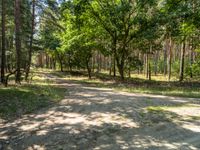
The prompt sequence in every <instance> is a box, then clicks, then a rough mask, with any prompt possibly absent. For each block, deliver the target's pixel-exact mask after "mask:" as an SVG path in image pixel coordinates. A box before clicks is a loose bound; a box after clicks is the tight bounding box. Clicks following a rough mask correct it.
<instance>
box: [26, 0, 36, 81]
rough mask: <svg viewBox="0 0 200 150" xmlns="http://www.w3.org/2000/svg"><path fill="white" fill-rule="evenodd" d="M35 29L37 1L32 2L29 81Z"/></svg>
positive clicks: (27, 71) (27, 73)
mask: <svg viewBox="0 0 200 150" xmlns="http://www.w3.org/2000/svg"><path fill="white" fill-rule="evenodd" d="M34 28H35V0H32V19H31V36H30V47H29V52H28V64H27V68H26V75H25V80H28V76H29V72H30V67H31V59H32V51H33V36H34Z"/></svg>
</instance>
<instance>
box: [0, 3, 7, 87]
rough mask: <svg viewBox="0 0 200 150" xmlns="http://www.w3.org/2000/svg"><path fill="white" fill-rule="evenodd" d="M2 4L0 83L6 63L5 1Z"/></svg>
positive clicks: (3, 76)
mask: <svg viewBox="0 0 200 150" xmlns="http://www.w3.org/2000/svg"><path fill="white" fill-rule="evenodd" d="M1 3H2V16H1V19H2V20H1V24H2V39H1V42H2V43H1V44H2V45H1V83H3V84H4V83H5V62H6V55H5V51H6V47H5V41H6V37H5V32H6V29H5V18H6V15H5V9H6V7H5V0H1Z"/></svg>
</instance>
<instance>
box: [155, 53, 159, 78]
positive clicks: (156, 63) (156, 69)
mask: <svg viewBox="0 0 200 150" xmlns="http://www.w3.org/2000/svg"><path fill="white" fill-rule="evenodd" d="M158 58H159V51H156V54H155V59H154V75H155V76H157V73H158Z"/></svg>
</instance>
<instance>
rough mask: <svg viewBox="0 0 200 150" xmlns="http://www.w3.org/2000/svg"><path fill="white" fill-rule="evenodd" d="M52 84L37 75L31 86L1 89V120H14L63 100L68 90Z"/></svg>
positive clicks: (12, 86) (24, 84)
mask: <svg viewBox="0 0 200 150" xmlns="http://www.w3.org/2000/svg"><path fill="white" fill-rule="evenodd" d="M52 82H53V81H49V80H48V79H45V78H42V77H40V76H38V75H37V76H35V79H33V81H32V83H31V84H26V83H23V84H22V85H21V86H15V85H10V86H9V87H8V88H4V87H0V118H3V119H5V120H9V119H14V118H17V117H20V116H21V115H23V114H27V113H31V112H33V111H35V110H39V109H41V108H43V107H47V106H49V105H51V104H52V103H56V102H58V101H60V100H62V99H63V98H64V95H65V92H66V89H65V88H61V87H57V86H55V85H51V83H52Z"/></svg>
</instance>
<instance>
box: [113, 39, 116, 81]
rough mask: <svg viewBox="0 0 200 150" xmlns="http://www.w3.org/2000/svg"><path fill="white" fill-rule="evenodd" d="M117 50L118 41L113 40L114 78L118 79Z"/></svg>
mask: <svg viewBox="0 0 200 150" xmlns="http://www.w3.org/2000/svg"><path fill="white" fill-rule="evenodd" d="M116 48H117V40H116V38H114V39H113V43H112V51H113V76H114V77H116Z"/></svg>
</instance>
